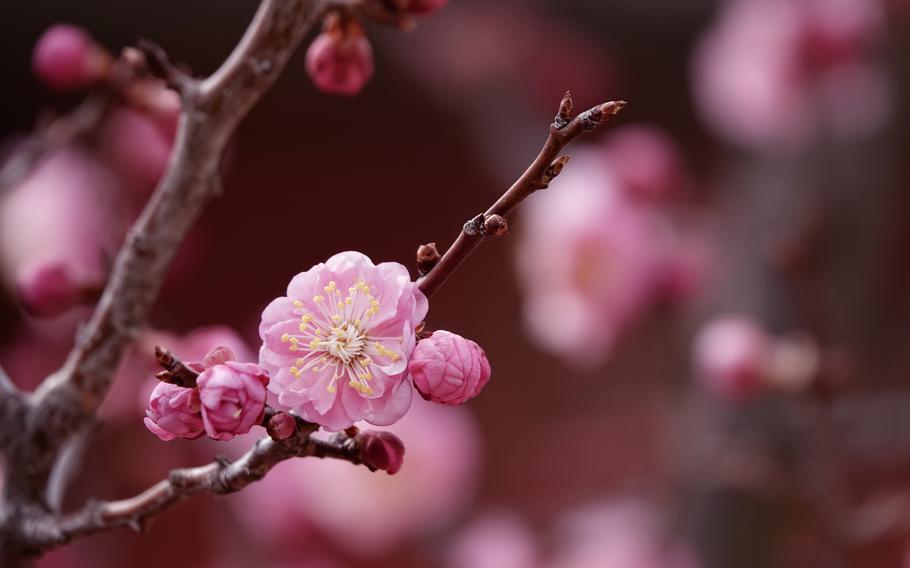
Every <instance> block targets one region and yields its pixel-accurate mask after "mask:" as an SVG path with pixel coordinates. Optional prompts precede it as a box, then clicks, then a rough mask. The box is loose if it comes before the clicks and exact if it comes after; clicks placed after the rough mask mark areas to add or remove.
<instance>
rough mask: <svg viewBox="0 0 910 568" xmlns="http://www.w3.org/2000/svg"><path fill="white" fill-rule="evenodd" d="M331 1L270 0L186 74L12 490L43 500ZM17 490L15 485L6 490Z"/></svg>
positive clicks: (40, 404) (41, 406)
mask: <svg viewBox="0 0 910 568" xmlns="http://www.w3.org/2000/svg"><path fill="white" fill-rule="evenodd" d="M323 6H324V4H323V3H319V2H313V1H312V0H263V2H262V3H261V4H260V6H259V10H258V11H257V13H256V15H255V16H254V19H253V21H252V22H251V24H250V26H249V28H248V29H247V32H246V34H245V35H244V37H243V39H242V40H241V41H240V43H239V44H238V46H237V47H236V48H235V50H234V51H233V52H232V54H231V55H230V56H229V57H228V59H227V60H226V61H225V63H224V64H223V65H222V66H221V68H219V69H218V71H216V72H215V74H214V75H212V76H211V77H210V78H208V79H206V80H203V81H195V80H192V79H189V78H187V79H186V80H184V81H182V82H181V90H182V92H181V98H182V111H181V116H180V123H179V128H178V133H177V139H176V142H175V147H174V150H173V156H172V160H171V162H170V165H169V167H168V169H167V172H166V173H165V175H164V177H163V179H162V181H161V183H160V184H159V186H158V188H157V189H156V191H155V193H154V195H153V196H152V198H151V200H150V201H149V203H148V205H147V206H146V208H145V210H144V211H143V213H142V215H141V216H140V218H139V219H138V220H137V221H136V223H135V225H134V226H133V228H132V229H131V230H130V232H129V235H128V236H127V239H126V242H125V244H124V245H123V247H122V248H121V251H120V253H119V254H118V255H117V259H116V261H115V263H114V267H113V270H112V273H111V278H110V281H109V282H108V285H107V287H106V289H105V291H104V294H103V296H102V298H101V300H100V302H99V304H98V306H97V308H96V310H95V312H94V314H93V316H92V318H91V319H90V321H89V322H88V324H87V325H86V327H85V329H84V331H83V332H82V334H81V335H80V337H79V338H78V339H77V343H76V346H75V348H74V349H73V351H72V352H71V353H70V355H69V357H68V358H67V360H66V363H65V364H64V366H63V368H62V369H60V370H59V371H58V372H57V373H55V374H54V375H52V376H51V377H49V378H48V380H46V381H45V382H44V384H42V385H41V386H40V387H39V389H38V390H37V391H36V392H35V394H34V396H33V404H34V412H33V414H34V416H33V419H32V420H30V422H31V424H32V425H33V429H32V430H31V431H30V432H28V434H29V435H30V436H29V438H30V440H31V443H28V444H24V447H25V450H27V451H26V452H25V453H27V454H29V455H27V456H22V457H23V458H25V460H26V461H27V462H28V463H31V464H33V466H32V469H33V471H32V472H31V473H30V475H28V476H27V479H26V480H25V481H26V482H27V484H28V487H15V486H14V488H13V489H14V491H16V492H21V493H26V494H30V497H31V498H32V499H39V498H40V493H41V491H43V488H44V486H45V484H46V478H47V473H48V471H49V470H50V467H51V465H52V464H53V460H54V458H55V457H56V454H57V451H58V450H59V448H60V446H61V445H62V444H63V443H64V442H65V441H66V440H67V439H68V438H69V436H71V435H72V433H73V432H75V431H77V430H79V429H81V428H82V427H83V426H84V425H85V424H87V423H88V422H89V421H91V419H92V418H93V416H94V413H95V411H96V410H97V408H98V407H99V405H100V404H101V402H102V401H103V399H104V397H105V395H106V393H107V391H108V389H109V387H110V384H111V381H112V378H113V375H114V371H115V370H116V367H117V364H118V363H119V361H120V359H121V357H122V355H123V353H124V352H125V350H126V348H127V347H128V345H129V344H130V342H131V341H132V340H133V338H134V337H135V335H136V333H138V331H139V330H140V329H141V327H142V326H143V325H144V323H145V321H146V318H147V316H148V313H149V311H150V309H151V306H152V304H153V302H154V300H155V298H156V297H157V295H158V291H159V289H160V287H161V283H162V282H163V280H164V277H165V275H166V273H167V268H168V266H169V265H170V262H171V259H172V258H173V256H174V254H175V252H176V250H177V248H178V246H179V245H180V243H181V242H182V240H183V237H184V235H185V234H186V232H187V230H188V229H189V227H190V226H191V225H192V223H193V221H195V219H196V217H197V216H198V215H199V212H200V211H201V209H202V207H203V206H204V205H205V204H206V203H207V202H208V201H209V200H210V199H211V198H212V197H214V196H215V195H216V194H217V193H218V190H219V187H220V184H219V182H218V179H219V168H220V164H221V157H222V155H223V153H224V149H225V147H226V146H227V143H228V141H229V139H230V137H231V135H232V134H233V132H234V129H235V128H236V127H237V125H238V124H239V122H240V121H241V120H242V119H243V117H245V116H246V114H247V112H248V111H249V110H250V108H251V107H252V106H253V105H254V104H255V103H256V101H258V100H259V99H260V98H261V97H262V95H263V94H265V92H266V91H267V90H268V88H269V87H270V86H271V85H272V84H273V83H274V81H275V79H276V78H277V77H278V74H279V73H280V71H281V70H282V69H283V67H284V65H285V64H286V62H287V60H288V58H289V57H290V55H291V54H292V53H293V52H294V50H295V49H296V48H297V46H298V45H299V44H300V42H301V40H302V39H303V37H304V35H305V34H306V32H307V31H308V30H309V29H310V27H311V26H312V25H313V24H314V23H315V22H316V21H317V19H318V17H317V16H318V14H317V12H319V11H320V10H321V8H322V7H323ZM7 493H8V494H9V491H7Z"/></svg>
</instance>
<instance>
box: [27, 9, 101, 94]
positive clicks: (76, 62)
mask: <svg viewBox="0 0 910 568" xmlns="http://www.w3.org/2000/svg"><path fill="white" fill-rule="evenodd" d="M110 64H111V57H110V56H109V55H108V54H107V53H106V52H105V51H104V50H103V49H101V48H100V47H99V46H98V45H97V44H95V42H94V40H92V38H91V37H90V36H89V35H88V33H86V32H85V30H83V29H82V28H78V27H76V26H70V25H66V24H57V25H55V26H52V27H50V28H48V29H47V30H46V31H45V32H44V33H43V34H42V35H41V37H40V38H39V39H38V42H37V43H36V44H35V49H34V51H33V53H32V69H33V70H34V72H35V75H37V76H38V77H39V78H40V79H41V80H42V81H44V82H45V83H46V84H47V85H48V86H50V87H52V88H54V89H57V90H60V91H70V90H75V89H83V88H85V87H88V86H90V85H91V84H92V83H94V82H96V81H98V80H99V79H100V78H102V77H103V76H104V74H105V73H106V72H107V69H108V67H109V66H110Z"/></svg>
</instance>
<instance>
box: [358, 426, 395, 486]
mask: <svg viewBox="0 0 910 568" xmlns="http://www.w3.org/2000/svg"><path fill="white" fill-rule="evenodd" d="M357 443H358V444H360V447H361V450H360V451H361V455H362V456H363V463H365V464H366V465H368V466H370V467H372V468H375V469H381V470H383V471H385V472H387V473H388V474H389V475H394V474H396V473H398V472H399V471H400V470H401V466H402V465H403V464H404V452H405V448H404V442H402V441H401V438H399V437H398V436H396V435H395V434H393V433H391V432H377V431H374V430H365V431H363V432H361V433H360V434H358V435H357Z"/></svg>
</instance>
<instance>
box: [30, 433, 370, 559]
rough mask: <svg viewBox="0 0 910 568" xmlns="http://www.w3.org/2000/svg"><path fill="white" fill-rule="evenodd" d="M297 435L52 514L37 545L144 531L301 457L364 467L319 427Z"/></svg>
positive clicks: (355, 451)
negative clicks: (181, 508) (319, 434)
mask: <svg viewBox="0 0 910 568" xmlns="http://www.w3.org/2000/svg"><path fill="white" fill-rule="evenodd" d="M298 424H299V427H298V429H297V432H296V433H295V435H294V436H291V437H290V438H288V439H286V440H273V439H271V438H268V437H266V438H262V439H260V440H258V441H257V442H256V444H255V445H254V446H253V447H252V448H251V449H250V450H249V451H248V452H247V453H246V454H244V455H243V456H242V457H240V458H239V459H237V460H236V461H234V462H229V461H227V460H224V459H218V460H215V461H214V462H212V463H210V464H207V465H204V466H200V467H193V468H186V469H175V470H172V471H171V472H170V473H169V474H168V476H167V479H164V480H162V481H159V482H158V483H156V484H155V485H153V486H152V487H150V488H148V489H146V490H145V491H143V492H142V493H140V494H138V495H136V496H134V497H130V498H128V499H123V500H120V501H106V502H92V503H88V504H87V505H85V506H84V507H83V508H82V509H80V510H78V511H75V512H73V513H70V514H68V515H65V516H62V517H55V516H53V515H48V516H46V517H44V518H43V519H41V521H40V523H41V528H40V530H36V531H34V533H35V534H36V535H38V537H39V539H40V541H38V542H35V543H34V544H35V545H36V546H40V547H42V548H49V547H53V546H59V545H62V544H65V543H67V542H69V541H71V540H73V539H75V538H78V537H82V536H88V535H92V534H97V533H101V532H107V531H111V530H115V529H119V528H124V527H129V528H132V529H133V530H136V531H141V530H144V528H145V526H146V525H147V523H148V522H149V521H151V520H152V519H153V518H154V517H156V516H157V515H159V514H161V513H162V512H164V511H165V510H167V509H169V508H171V507H173V506H174V505H176V504H177V503H179V502H180V501H183V500H184V499H187V498H188V497H191V496H193V495H198V494H200V493H212V494H219V495H223V494H228V493H235V492H237V491H240V490H241V489H243V488H244V487H246V486H248V485H249V484H251V483H253V482H255V481H258V480H260V479H262V478H263V477H265V475H266V474H267V473H268V472H269V471H270V470H271V469H272V468H273V467H275V466H276V465H277V464H279V463H280V462H282V461H284V460H287V459H291V458H299V457H319V458H333V459H340V460H345V461H348V462H351V463H353V464H355V465H360V464H362V463H363V461H362V460H361V458H360V449H359V448H358V447H357V446H356V445H355V444H346V443H344V442H343V441H340V440H334V439H333V440H329V441H325V440H318V439H316V438H313V437H312V436H311V434H312V433H313V432H314V431H315V430H316V428H317V426H316V425H314V424H308V423H306V422H303V421H300V420H298Z"/></svg>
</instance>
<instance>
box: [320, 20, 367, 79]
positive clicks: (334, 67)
mask: <svg viewBox="0 0 910 568" xmlns="http://www.w3.org/2000/svg"><path fill="white" fill-rule="evenodd" d="M306 70H307V73H308V74H309V76H310V79H312V80H313V83H314V84H315V85H316V87H318V88H319V90H321V91H324V92H326V93H331V94H333V95H356V94H357V93H359V92H360V90H361V89H363V86H364V85H365V84H366V83H367V81H369V80H370V78H371V77H372V76H373V48H372V47H371V46H370V41H369V40H368V39H367V37H366V35H364V32H363V26H361V25H360V23H359V22H357V21H356V20H346V21H341V19H340V18H337V17H329V18H326V25H325V29H324V30H323V32H322V33H321V34H319V35H318V36H316V39H314V40H313V43H311V44H310V47H309V48H308V49H307V52H306Z"/></svg>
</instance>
